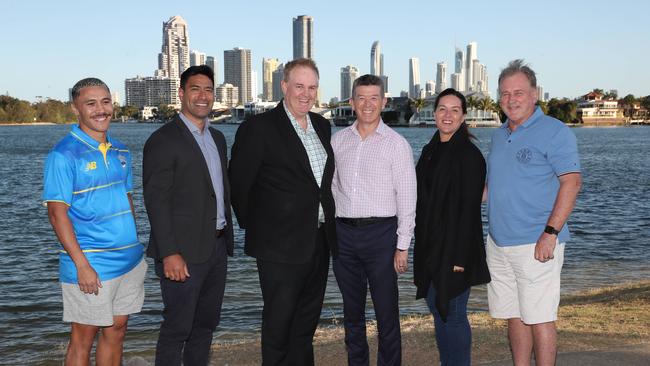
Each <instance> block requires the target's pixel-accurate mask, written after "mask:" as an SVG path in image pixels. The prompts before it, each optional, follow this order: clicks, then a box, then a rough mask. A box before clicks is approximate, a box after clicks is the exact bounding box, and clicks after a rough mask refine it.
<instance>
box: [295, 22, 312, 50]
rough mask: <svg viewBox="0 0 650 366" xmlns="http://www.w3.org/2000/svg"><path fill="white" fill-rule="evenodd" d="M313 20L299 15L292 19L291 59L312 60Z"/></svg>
mask: <svg viewBox="0 0 650 366" xmlns="http://www.w3.org/2000/svg"><path fill="white" fill-rule="evenodd" d="M313 37H314V18H312V17H310V16H308V15H299V16H298V17H296V18H293V58H294V59H297V58H301V57H304V58H310V59H313V58H314V38H313Z"/></svg>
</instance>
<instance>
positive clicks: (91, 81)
mask: <svg viewBox="0 0 650 366" xmlns="http://www.w3.org/2000/svg"><path fill="white" fill-rule="evenodd" d="M90 86H101V87H104V88H106V90H107V91H108V92H109V93H110V92H111V90H110V89H109V88H108V85H106V83H104V82H103V81H101V80H99V79H97V78H85V79H81V80H79V81H77V83H76V84H74V86H73V87H72V92H71V94H72V100H75V99H77V98H79V94H81V89H83V88H88V87H90Z"/></svg>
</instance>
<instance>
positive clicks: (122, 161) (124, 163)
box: [117, 155, 126, 168]
mask: <svg viewBox="0 0 650 366" xmlns="http://www.w3.org/2000/svg"><path fill="white" fill-rule="evenodd" d="M117 158H118V159H120V165H122V168H126V156H124V155H118V156H117Z"/></svg>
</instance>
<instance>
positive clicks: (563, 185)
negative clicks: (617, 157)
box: [486, 60, 581, 365]
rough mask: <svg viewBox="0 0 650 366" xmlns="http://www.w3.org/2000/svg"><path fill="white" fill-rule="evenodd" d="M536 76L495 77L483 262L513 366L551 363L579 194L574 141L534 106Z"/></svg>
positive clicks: (517, 68) (508, 72) (513, 72)
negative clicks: (495, 124) (499, 117)
mask: <svg viewBox="0 0 650 366" xmlns="http://www.w3.org/2000/svg"><path fill="white" fill-rule="evenodd" d="M536 102H537V80H536V77H535V72H534V71H533V70H532V69H531V68H530V67H528V66H527V65H526V64H524V62H523V60H514V61H512V62H510V63H509V64H508V66H507V67H506V68H505V69H503V71H502V72H501V74H500V75H499V103H500V105H501V108H502V109H503V111H504V113H505V114H506V116H507V117H508V120H507V121H506V122H505V123H504V124H503V125H502V126H501V128H499V129H497V130H496V131H495V132H494V135H493V136H492V143H491V146H490V153H489V156H488V177H487V186H488V222H489V227H490V228H489V235H488V240H487V242H488V244H487V249H486V253H487V262H488V267H489V269H490V275H491V277H492V282H490V283H489V284H488V302H489V308H490V315H492V316H493V317H495V318H500V319H508V337H509V339H510V348H511V350H512V357H513V361H514V364H515V365H529V364H530V361H531V355H532V351H533V350H534V351H535V361H536V364H537V365H553V364H555V356H556V352H557V346H556V344H557V340H556V338H557V335H556V328H555V321H556V320H557V309H558V305H559V302H560V272H561V270H562V263H563V261H564V243H565V242H566V241H567V240H568V239H569V230H568V228H567V226H566V225H565V224H566V221H567V219H568V217H569V215H570V213H571V211H572V210H573V207H574V205H575V200H576V196H577V195H578V192H579V191H580V185H581V175H580V161H579V158H578V148H577V144H576V138H575V136H574V135H573V133H572V132H571V130H570V129H569V128H568V127H567V126H565V125H564V123H562V122H561V121H559V120H557V119H555V118H552V117H549V116H546V115H544V113H543V112H542V110H541V109H540V108H539V107H537V106H536Z"/></svg>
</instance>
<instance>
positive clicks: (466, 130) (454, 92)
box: [433, 88, 476, 140]
mask: <svg viewBox="0 0 650 366" xmlns="http://www.w3.org/2000/svg"><path fill="white" fill-rule="evenodd" d="M448 95H453V96H455V97H456V98H458V99H460V106H461V109H462V110H463V114H467V99H465V96H464V95H463V93H461V92H459V91H458V90H456V89H454V88H447V89H445V90H443V91H441V92H440V94H438V96H437V97H436V101H435V102H433V110H434V113H435V111H436V110H437V109H438V104H439V103H440V99H442V98H443V97H446V96H448ZM456 133H460V136H462V137H464V138H465V139H467V140H469V139H474V140H476V136H474V135H473V134H472V133H471V132H469V128H468V127H467V123H466V122H465V121H463V122H461V123H460V127H459V128H458V131H456Z"/></svg>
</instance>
